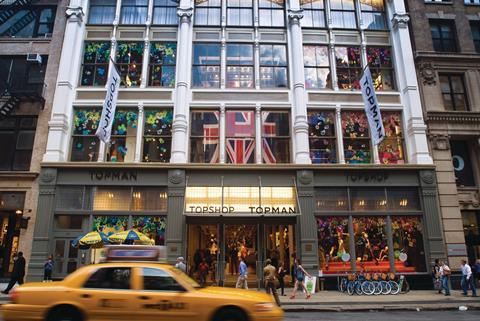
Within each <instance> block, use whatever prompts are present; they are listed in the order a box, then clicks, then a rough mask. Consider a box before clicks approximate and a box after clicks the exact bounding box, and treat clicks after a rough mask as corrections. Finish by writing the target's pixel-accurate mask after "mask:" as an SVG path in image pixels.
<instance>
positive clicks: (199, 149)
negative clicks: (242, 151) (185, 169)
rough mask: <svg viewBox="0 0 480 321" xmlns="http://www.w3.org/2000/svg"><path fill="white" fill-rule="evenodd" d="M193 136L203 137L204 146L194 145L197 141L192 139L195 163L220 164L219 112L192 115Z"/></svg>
mask: <svg viewBox="0 0 480 321" xmlns="http://www.w3.org/2000/svg"><path fill="white" fill-rule="evenodd" d="M192 136H197V137H198V136H200V137H203V139H202V144H198V143H197V144H194V142H195V139H192V159H193V161H194V162H195V161H196V162H203V163H218V161H219V157H220V151H219V140H220V137H219V136H220V130H219V114H218V112H194V113H192ZM194 145H195V146H194Z"/></svg>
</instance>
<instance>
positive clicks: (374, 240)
mask: <svg viewBox="0 0 480 321" xmlns="http://www.w3.org/2000/svg"><path fill="white" fill-rule="evenodd" d="M353 232H354V235H355V254H356V262H357V270H359V271H360V270H362V269H368V270H378V271H389V270H390V263H389V260H388V251H389V248H388V244H387V223H386V218H385V217H376V216H375V217H354V218H353Z"/></svg>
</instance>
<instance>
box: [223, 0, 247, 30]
mask: <svg viewBox="0 0 480 321" xmlns="http://www.w3.org/2000/svg"><path fill="white" fill-rule="evenodd" d="M227 24H228V25H229V26H246V27H248V26H253V3H252V0H227Z"/></svg>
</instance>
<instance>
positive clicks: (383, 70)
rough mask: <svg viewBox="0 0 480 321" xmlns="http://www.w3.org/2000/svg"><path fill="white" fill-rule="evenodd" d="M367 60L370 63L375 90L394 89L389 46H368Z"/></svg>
mask: <svg viewBox="0 0 480 321" xmlns="http://www.w3.org/2000/svg"><path fill="white" fill-rule="evenodd" d="M367 60H368V63H369V64H370V71H371V72H372V79H373V83H374V85H375V90H392V89H394V74H393V65H392V52H391V50H390V48H385V47H368V48H367Z"/></svg>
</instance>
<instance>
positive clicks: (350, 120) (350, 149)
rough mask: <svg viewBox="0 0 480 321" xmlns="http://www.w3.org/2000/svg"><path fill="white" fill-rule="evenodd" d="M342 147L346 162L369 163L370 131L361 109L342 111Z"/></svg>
mask: <svg viewBox="0 0 480 321" xmlns="http://www.w3.org/2000/svg"><path fill="white" fill-rule="evenodd" d="M342 130H343V148H344V153H345V162H346V163H347V164H368V163H370V132H369V129H368V120H367V116H366V115H365V112H363V111H346V112H342Z"/></svg>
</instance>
